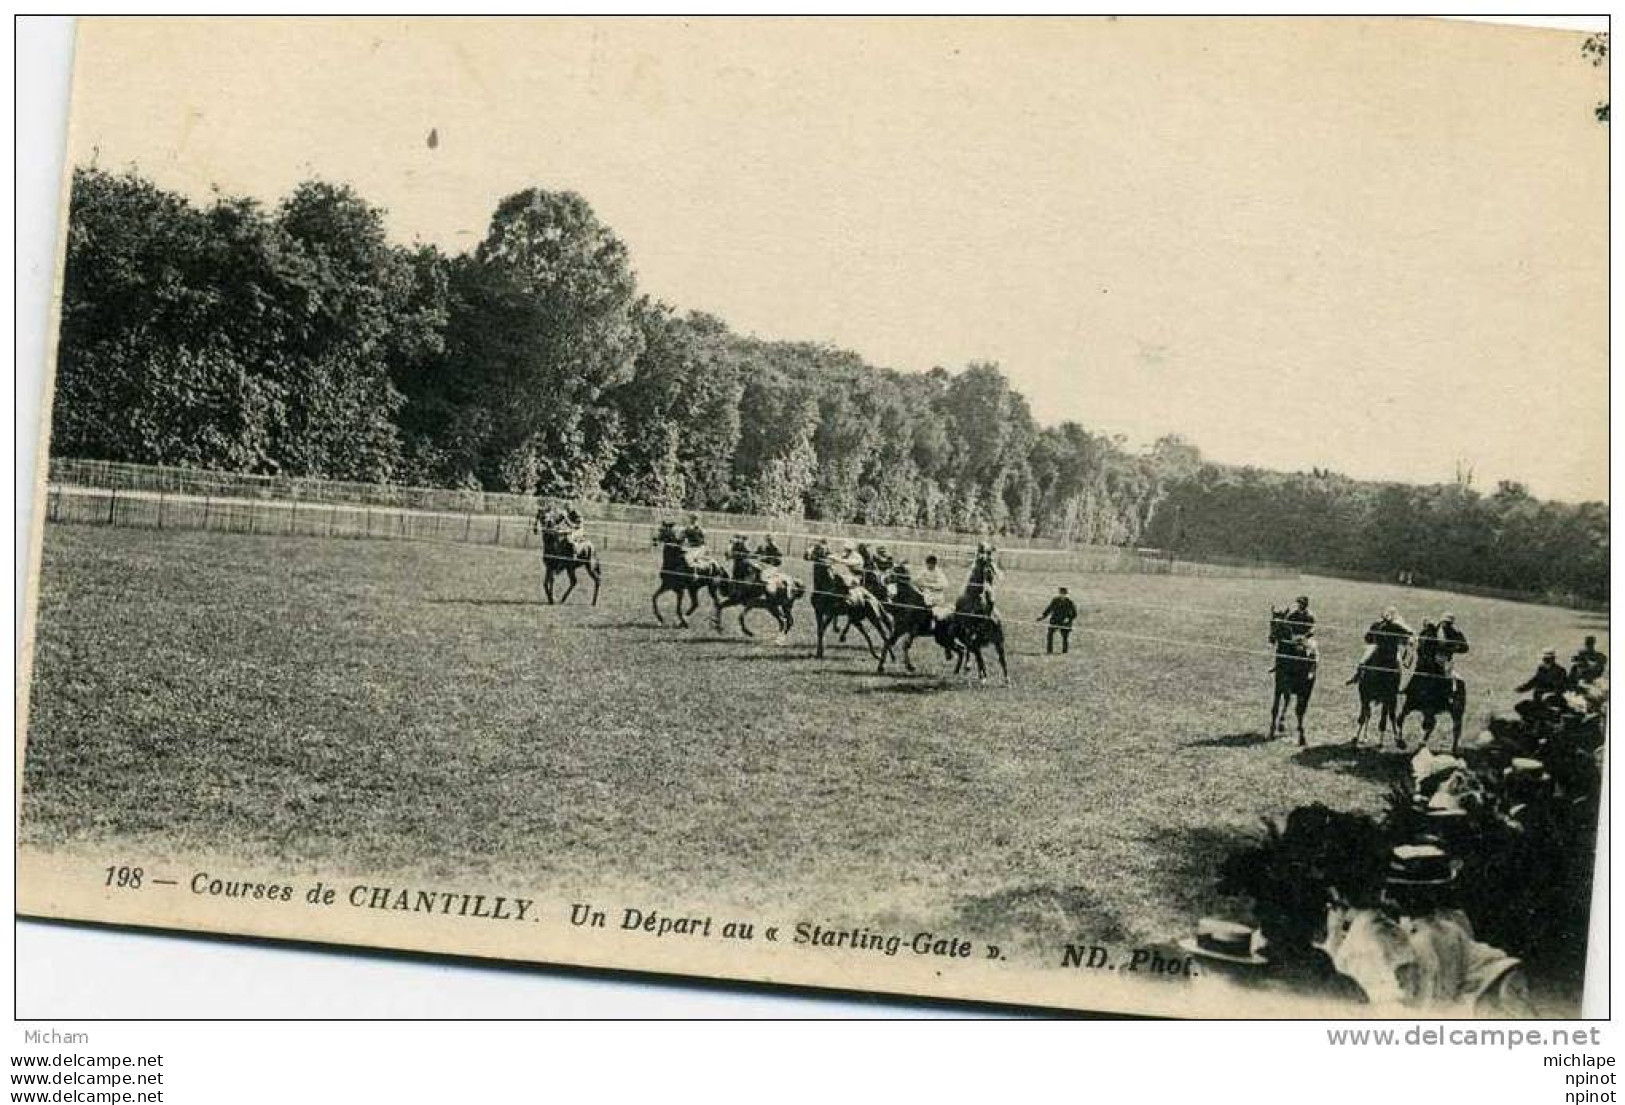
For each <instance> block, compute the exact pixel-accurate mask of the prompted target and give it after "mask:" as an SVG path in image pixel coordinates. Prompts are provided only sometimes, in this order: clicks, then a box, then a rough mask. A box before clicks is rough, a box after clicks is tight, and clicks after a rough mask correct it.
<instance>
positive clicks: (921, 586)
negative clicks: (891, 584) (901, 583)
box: [914, 555, 952, 618]
mask: <svg viewBox="0 0 1625 1105" xmlns="http://www.w3.org/2000/svg"><path fill="white" fill-rule="evenodd" d="M914 586H915V587H916V588H917V589H918V590H919V592H920V597H921V598H922V599H924V600H925V604H926V605H927V606H929V607H930V608H931V613H932V614H933V615H935V616H936V617H939V618H944V617H947V616H948V614H950V613H951V612H952V608H951V607H949V606H948V603H947V596H948V576H947V574H946V573H945V572H944V571H943V570H942V569H941V568H939V567H938V566H937V558H936V557H935V556H934V555H933V556H928V557H926V558H925V570H924V571H922V572H921V573H920V574H919V575H917V576H915V577H914Z"/></svg>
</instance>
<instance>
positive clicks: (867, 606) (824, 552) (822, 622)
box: [802, 541, 887, 660]
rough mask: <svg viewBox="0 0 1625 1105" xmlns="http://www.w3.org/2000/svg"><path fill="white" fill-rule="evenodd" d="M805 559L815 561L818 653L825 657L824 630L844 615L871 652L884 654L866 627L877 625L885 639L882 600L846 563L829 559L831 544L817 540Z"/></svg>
mask: <svg viewBox="0 0 1625 1105" xmlns="http://www.w3.org/2000/svg"><path fill="white" fill-rule="evenodd" d="M802 558H803V559H805V560H810V561H812V565H813V589H812V608H813V620H814V621H815V622H816V623H817V626H818V648H817V651H816V653H815V655H816V656H817V657H818V658H819V659H822V658H823V656H824V631H825V630H827V629H828V628H829V627H830V626H832V625H834V624H835V620H836V619H837V618H840V617H843V616H844V617H845V618H846V620H847V625H848V627H849V628H850V627H852V626H856V627H857V630H858V632H859V633H861V634H863V643H864V644H865V645H866V646H867V647H868V649H869V655H870V656H873V657H875V658H876V659H877V660H878V659H879V658H880V657H881V656H882V655H883V653H881V652H878V651H876V649H875V642H874V640H873V639H872V638H871V637H870V636H869V630H868V628H867V626H870V625H872V626H874V627H875V631H876V632H877V633H879V634H880V639H881V643H882V646H884V643H885V640H886V636H887V633H886V628H885V625H886V621H885V618H886V612H885V610H884V609H883V608H882V607H881V605H880V600H879V599H877V598H875V596H874V595H872V594H870V593H869V592H868V591H867V590H866V589H865V588H864V587H863V584H862V583H861V582H860V581H859V580H858V578H857V576H856V575H855V574H853V573H851V572H850V571H849V570H848V569H847V568H846V567H845V566H844V565H838V564H836V563H834V562H832V561H831V560H830V558H829V545H828V543H827V542H824V541H816V542H814V543H813V545H812V546H811V547H810V548H809V549H808V550H807V551H806V552H805V553H803V554H802Z"/></svg>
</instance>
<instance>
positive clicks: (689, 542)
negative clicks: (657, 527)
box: [682, 514, 705, 549]
mask: <svg viewBox="0 0 1625 1105" xmlns="http://www.w3.org/2000/svg"><path fill="white" fill-rule="evenodd" d="M682 541H683V547H684V548H689V549H703V548H705V531H704V530H703V529H701V528H700V516H699V515H698V514H690V515H689V516H688V525H686V526H684V527H683V536H682Z"/></svg>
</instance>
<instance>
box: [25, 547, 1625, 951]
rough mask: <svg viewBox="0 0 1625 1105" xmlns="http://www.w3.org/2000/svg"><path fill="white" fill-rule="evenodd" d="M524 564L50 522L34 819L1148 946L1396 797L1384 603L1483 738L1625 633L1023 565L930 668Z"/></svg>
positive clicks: (1487, 609)
mask: <svg viewBox="0 0 1625 1105" xmlns="http://www.w3.org/2000/svg"><path fill="white" fill-rule="evenodd" d="M628 555H629V554H628ZM797 567H798V568H799V567H804V566H803V565H797ZM538 568H539V565H538V563H537V561H536V558H535V557H534V554H530V555H527V554H524V553H520V552H517V551H514V550H508V549H501V548H491V547H478V546H450V545H434V544H421V543H390V542H367V541H345V540H328V539H323V538H317V537H253V536H238V535H225V534H216V533H186V532H163V533H157V532H152V531H146V530H134V529H115V528H100V527H89V526H73V525H52V526H48V527H47V530H46V536H45V549H44V559H43V565H42V577H41V587H40V607H39V620H38V623H37V624H38V630H37V637H36V641H37V656H36V662H35V674H34V680H35V681H34V689H33V701H32V706H31V711H32V713H31V718H30V731H29V745H28V751H27V761H26V773H25V788H26V789H25V796H24V804H23V818H24V823H23V837H24V839H25V840H26V841H31V842H33V843H34V844H37V845H40V846H44V847H55V846H69V845H78V844H85V843H93V842H98V841H109V840H131V839H134V840H139V841H142V842H144V843H145V844H147V845H149V846H151V847H154V848H158V849H168V850H171V851H173V852H176V853H181V852H186V851H190V850H207V851H210V852H214V853H224V854H229V855H241V856H242V857H244V858H245V859H247V860H252V861H255V862H260V863H263V862H265V861H266V860H267V859H268V858H270V857H275V858H276V859H277V860H278V861H279V862H281V863H284V864H287V865H288V866H289V867H290V868H293V869H308V868H314V867H317V866H321V867H324V868H341V869H347V870H355V871H374V872H379V873H392V874H393V873H400V874H424V875H436V874H442V875H443V874H445V873H448V872H456V873H459V874H467V873H480V874H491V875H503V876H513V877H517V878H522V879H523V880H525V882H524V884H523V885H525V886H527V887H536V888H545V887H549V886H582V885H587V886H590V885H595V884H598V885H602V884H605V883H610V882H614V883H622V884H626V885H643V886H650V887H663V888H668V889H669V890H671V892H672V893H674V894H679V895H683V896H686V897H694V898H703V897H704V896H706V895H713V894H714V895H716V896H718V897H719V898H720V899H724V900H728V901H736V902H741V903H753V904H757V905H763V906H773V907H779V908H793V909H796V910H799V911H802V912H800V913H798V914H797V915H799V916H808V917H810V918H815V919H827V920H829V921H832V922H839V921H843V920H845V921H861V922H863V923H866V924H886V923H888V922H895V923H903V922H907V923H916V922H917V923H919V924H921V925H935V926H944V927H945V928H946V929H948V930H951V931H956V932H963V933H965V934H967V935H972V936H978V935H979V936H985V937H986V938H987V939H990V940H996V939H1002V940H1004V941H1005V942H1006V943H1007V944H1008V945H1015V946H1019V945H1022V944H1031V945H1043V946H1046V947H1051V948H1053V947H1054V946H1055V944H1056V942H1057V941H1058V940H1075V939H1078V938H1080V937H1088V938H1091V939H1098V940H1103V941H1114V940H1115V941H1136V942H1138V941H1149V940H1158V939H1163V938H1167V937H1169V936H1171V935H1177V934H1181V933H1184V932H1187V931H1189V928H1190V926H1191V924H1192V922H1193V921H1194V919H1195V918H1196V917H1197V916H1199V915H1201V914H1203V913H1205V912H1210V911H1212V910H1213V909H1215V908H1219V907H1221V906H1222V905H1223V904H1224V903H1219V902H1216V901H1215V900H1214V897H1213V891H1212V878H1213V870H1214V866H1215V864H1216V862H1217V860H1218V858H1219V856H1220V855H1222V854H1223V852H1224V851H1225V850H1226V849H1227V848H1229V847H1231V846H1232V845H1233V844H1234V843H1236V842H1237V841H1238V840H1240V839H1241V838H1243V837H1245V836H1248V835H1250V834H1253V833H1255V832H1256V831H1257V829H1258V826H1259V818H1260V817H1261V816H1281V815H1284V814H1285V813H1286V812H1287V811H1288V810H1290V809H1291V808H1292V807H1294V806H1296V805H1299V804H1301V803H1304V802H1310V801H1316V800H1319V801H1323V802H1326V803H1328V804H1330V805H1332V806H1334V807H1339V808H1344V809H1357V810H1367V811H1370V812H1377V811H1379V810H1380V808H1381V804H1382V800H1383V794H1384V791H1385V789H1386V787H1387V785H1388V780H1389V779H1390V778H1392V777H1394V776H1395V774H1396V773H1397V772H1400V771H1401V770H1402V762H1403V761H1402V760H1401V758H1400V757H1398V756H1397V755H1395V754H1393V753H1392V752H1389V753H1378V752H1376V751H1375V750H1373V749H1371V748H1370V747H1369V746H1368V747H1367V748H1366V749H1365V750H1363V751H1362V752H1360V753H1358V754H1354V753H1351V752H1350V751H1349V749H1348V747H1347V738H1348V736H1349V735H1350V732H1351V720H1352V717H1353V712H1354V700H1353V697H1352V690H1351V689H1350V688H1345V687H1343V686H1342V685H1341V684H1342V681H1343V679H1344V678H1346V677H1347V675H1348V673H1349V672H1350V670H1352V666H1353V663H1354V660H1355V658H1356V656H1357V654H1358V651H1359V645H1358V640H1359V634H1360V632H1361V630H1362V628H1363V626H1364V625H1365V624H1367V623H1368V622H1369V621H1370V620H1371V619H1372V618H1373V617H1374V616H1375V614H1376V613H1377V611H1378V610H1379V609H1380V607H1381V606H1382V604H1383V603H1384V602H1385V601H1388V600H1389V599H1390V598H1391V599H1393V600H1394V601H1395V602H1397V603H1398V605H1399V606H1400V609H1401V613H1402V615H1403V616H1405V617H1406V618H1407V619H1409V620H1411V622H1412V624H1413V625H1414V624H1416V622H1417V620H1418V619H1420V618H1421V617H1422V616H1423V615H1431V614H1436V613H1438V612H1439V611H1440V610H1441V609H1444V608H1445V607H1446V606H1448V607H1449V608H1450V609H1452V610H1454V611H1455V612H1456V614H1457V616H1458V620H1459V623H1460V624H1461V625H1462V626H1463V628H1464V629H1465V630H1466V632H1467V634H1468V636H1469V637H1470V639H1471V640H1472V643H1473V647H1472V653H1471V655H1470V656H1468V657H1466V658H1465V659H1464V660H1463V661H1461V663H1460V673H1461V674H1462V675H1463V676H1464V677H1465V678H1466V679H1467V680H1468V682H1469V686H1470V691H1471V699H1470V707H1469V717H1468V731H1469V732H1475V731H1476V730H1477V727H1478V723H1479V722H1480V721H1481V719H1482V717H1483V716H1484V714H1485V713H1486V712H1487V711H1488V710H1490V709H1492V708H1496V707H1504V706H1506V705H1508V704H1509V703H1510V702H1511V701H1512V699H1513V697H1514V696H1513V695H1512V693H1511V690H1512V687H1513V686H1514V685H1515V684H1516V683H1517V682H1519V681H1521V680H1522V679H1524V678H1526V677H1527V676H1528V674H1529V672H1530V671H1532V670H1533V667H1534V664H1535V662H1536V659H1537V657H1538V655H1539V651H1540V648H1541V647H1543V646H1546V645H1553V646H1556V647H1558V648H1559V649H1562V650H1564V653H1563V655H1564V656H1565V657H1566V656H1567V654H1568V652H1569V651H1572V649H1573V648H1574V647H1576V646H1578V644H1579V641H1580V637H1581V635H1582V634H1583V633H1586V632H1595V633H1597V634H1598V635H1599V637H1600V638H1601V642H1602V647H1603V648H1604V649H1605V650H1607V648H1608V644H1607V625H1606V619H1605V618H1603V617H1599V616H1595V615H1585V614H1577V613H1574V612H1572V611H1565V610H1557V609H1552V608H1546V607H1539V606H1532V605H1519V604H1515V603H1509V602H1503V601H1498V600H1491V599H1480V598H1469V597H1462V596H1448V595H1443V594H1440V593H1438V592H1428V591H1421V590H1415V589H1399V588H1384V587H1381V586H1375V585H1370V584H1360V583H1348V582H1341V581H1334V580H1325V579H1311V578H1305V579H1303V580H1301V581H1285V582H1283V581H1279V580H1275V581H1269V580H1252V579H1226V578H1191V577H1182V576H1129V575H1102V576H1091V577H1073V578H1069V579H1066V578H1059V577H1053V576H1049V575H1046V574H1043V573H1036V572H1026V573H1019V574H1013V575H1012V576H1011V578H1010V579H1009V580H1008V582H1007V585H1006V586H1005V588H1004V589H1003V590H1002V591H1001V603H1000V604H1001V608H1002V609H1003V610H1004V611H1005V617H1006V621H1007V623H1008V624H1009V627H1010V628H1009V635H1010V640H1011V643H1012V646H1013V648H1012V656H1011V669H1012V676H1013V679H1014V686H1013V687H1011V688H1008V689H1003V688H999V687H998V686H997V685H996V683H995V682H990V683H989V684H988V685H987V686H985V687H980V686H976V685H973V684H967V683H966V682H964V681H956V680H950V679H947V678H945V671H944V668H943V666H942V663H941V657H940V654H938V653H934V651H933V650H932V649H930V648H928V647H926V645H925V644H924V643H921V644H920V645H919V646H918V647H916V649H915V660H916V664H917V665H918V666H919V667H920V668H921V670H922V672H923V673H924V674H921V675H916V676H907V675H902V674H898V675H892V674H887V675H884V676H880V675H876V674H874V672H873V663H872V661H870V660H869V659H868V658H867V656H866V655H864V654H862V653H860V652H859V651H858V650H857V649H856V648H839V649H836V650H834V651H832V652H831V653H830V656H829V657H828V658H827V659H826V660H824V661H817V660H814V659H812V658H811V653H812V641H811V622H812V618H811V612H810V611H809V610H807V608H806V607H805V606H804V605H802V606H800V607H799V608H798V610H797V614H798V624H797V628H796V630H795V633H794V634H793V635H792V639H791V641H790V642H789V643H788V644H786V645H783V646H775V645H773V644H772V643H771V642H770V640H769V639H768V638H767V637H766V636H765V626H766V624H767V619H766V617H765V615H760V617H761V618H762V621H761V622H759V623H757V624H758V626H759V628H760V630H761V631H762V632H763V633H764V636H763V637H760V638H758V639H756V640H747V639H745V638H743V637H741V636H740V635H739V633H738V631H737V628H736V626H735V624H734V622H733V619H732V618H731V617H729V618H728V619H727V620H726V621H725V623H724V625H725V630H726V632H725V633H724V635H722V636H720V637H719V636H717V635H715V634H713V633H712V632H711V630H710V628H709V624H708V622H707V623H704V627H703V628H701V627H699V625H697V626H696V628H694V629H691V630H681V629H676V628H664V629H662V628H656V627H655V626H654V625H653V622H652V619H651V616H650V612H649V602H648V600H649V595H650V593H651V591H652V590H653V586H654V566H653V563H652V561H651V562H649V563H647V564H641V565H639V566H638V567H636V568H633V567H630V566H628V565H624V564H623V563H622V562H621V561H616V562H615V563H612V564H610V565H609V566H608V569H607V572H606V578H605V582H604V588H603V596H602V599H601V602H600V605H599V606H598V607H597V608H596V609H589V608H588V607H586V606H585V605H578V604H577V603H576V602H572V604H571V605H569V606H566V607H562V608H560V607H552V608H550V607H546V606H544V605H542V604H541V602H540V599H539V587H538V576H539V572H538ZM1057 583H1067V584H1069V585H1070V586H1071V587H1072V589H1073V592H1074V595H1075V597H1077V598H1078V600H1079V606H1080V608H1081V609H1082V612H1083V613H1082V620H1081V622H1080V625H1081V626H1082V627H1083V630H1084V631H1081V632H1079V633H1077V634H1075V635H1074V639H1073V648H1072V653H1071V655H1069V656H1066V657H1060V656H1055V657H1046V656H1044V655H1043V654H1042V653H1043V640H1042V635H1041V633H1040V632H1039V630H1038V628H1037V627H1036V626H1033V625H1031V618H1032V617H1033V616H1034V615H1035V614H1036V613H1037V611H1038V610H1039V609H1040V608H1041V607H1042V605H1043V603H1044V601H1045V599H1046V595H1047V593H1048V592H1050V591H1052V590H1053V587H1054V585H1055V584H1057ZM1029 589H1031V590H1030V591H1029ZM1300 590H1301V591H1306V592H1308V593H1309V594H1310V595H1311V596H1312V598H1313V605H1314V609H1315V612H1316V613H1317V615H1318V617H1319V618H1320V620H1321V623H1322V626H1323V628H1322V630H1321V632H1320V636H1321V640H1322V654H1323V658H1324V667H1323V674H1322V679H1321V687H1320V691H1319V696H1318V697H1317V699H1316V701H1315V704H1314V706H1313V708H1312V710H1311V713H1310V742H1311V745H1310V747H1309V748H1307V749H1303V750H1300V749H1298V748H1297V747H1296V746H1295V744H1293V743H1292V742H1291V741H1289V740H1282V741H1273V742H1272V741H1267V740H1265V739H1264V738H1263V737H1262V735H1261V734H1262V730H1263V729H1264V728H1265V724H1266V720H1267V712H1268V695H1269V685H1270V684H1269V680H1270V677H1269V675H1268V674H1267V669H1268V667H1269V663H1270V661H1269V659H1268V658H1267V657H1266V656H1265V655H1262V650H1263V648H1264V645H1263V639H1264V634H1265V629H1266V623H1267V619H1268V613H1269V604H1270V603H1271V602H1272V601H1274V602H1277V603H1280V602H1284V601H1286V600H1287V599H1289V598H1290V597H1291V596H1292V595H1293V594H1294V593H1296V592H1298V591H1300ZM577 598H578V600H579V599H580V598H581V593H580V592H578V596H577ZM702 612H703V608H702ZM1018 622H1021V623H1025V624H1024V625H1018V624H1017V623H1018ZM1248 650H1257V652H1258V654H1253V653H1252V652H1251V651H1248ZM1435 742H1436V745H1438V744H1439V743H1441V741H1440V739H1439V738H1436V739H1435Z"/></svg>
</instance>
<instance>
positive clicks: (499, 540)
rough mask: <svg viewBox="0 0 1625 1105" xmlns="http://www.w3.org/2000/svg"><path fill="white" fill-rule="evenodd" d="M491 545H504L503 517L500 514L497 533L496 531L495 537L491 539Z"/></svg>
mask: <svg viewBox="0 0 1625 1105" xmlns="http://www.w3.org/2000/svg"><path fill="white" fill-rule="evenodd" d="M491 544H493V545H500V544H502V515H500V514H498V515H497V531H496V534H495V536H493V537H492V538H491Z"/></svg>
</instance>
